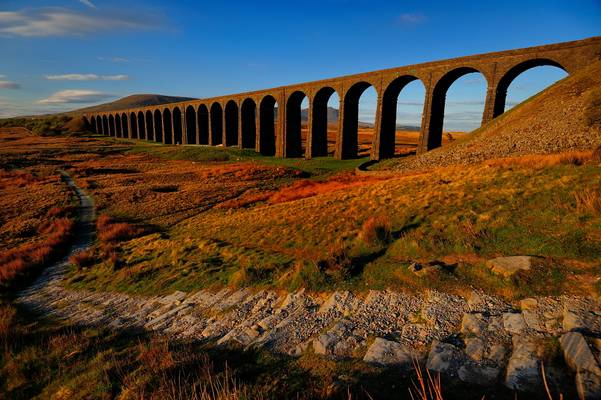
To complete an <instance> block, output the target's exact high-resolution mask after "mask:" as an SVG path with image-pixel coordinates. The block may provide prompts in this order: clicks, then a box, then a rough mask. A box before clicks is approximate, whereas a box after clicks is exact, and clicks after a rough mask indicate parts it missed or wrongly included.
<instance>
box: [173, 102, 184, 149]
mask: <svg viewBox="0 0 601 400" xmlns="http://www.w3.org/2000/svg"><path fill="white" fill-rule="evenodd" d="M172 118H173V144H182V143H184V142H183V127H182V112H181V110H180V109H179V107H173V114H172Z"/></svg>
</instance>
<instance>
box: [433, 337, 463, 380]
mask: <svg viewBox="0 0 601 400" xmlns="http://www.w3.org/2000/svg"><path fill="white" fill-rule="evenodd" d="M463 359H464V356H463V354H462V352H461V350H460V349H459V348H457V347H456V346H454V345H452V344H450V343H442V342H439V341H434V342H433V343H432V348H431V350H430V353H429V354H428V360H427V362H426V368H428V369H429V370H432V371H436V372H440V373H445V374H448V375H455V373H456V371H457V369H458V368H459V367H460V366H461V364H462V361H463Z"/></svg>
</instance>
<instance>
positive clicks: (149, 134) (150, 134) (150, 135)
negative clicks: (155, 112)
mask: <svg viewBox="0 0 601 400" xmlns="http://www.w3.org/2000/svg"><path fill="white" fill-rule="evenodd" d="M144 116H145V120H146V124H145V125H146V140H154V121H153V119H152V111H150V110H148V111H146V113H145V114H144Z"/></svg>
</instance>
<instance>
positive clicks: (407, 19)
mask: <svg viewBox="0 0 601 400" xmlns="http://www.w3.org/2000/svg"><path fill="white" fill-rule="evenodd" d="M427 20H428V19H427V18H426V16H425V15H424V14H421V13H404V14H401V15H399V16H398V18H397V22H398V23H399V24H401V25H417V24H421V23H423V22H426V21H427Z"/></svg>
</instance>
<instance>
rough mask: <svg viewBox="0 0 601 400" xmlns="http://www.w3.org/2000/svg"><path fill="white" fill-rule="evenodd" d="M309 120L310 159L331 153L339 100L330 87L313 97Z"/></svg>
mask: <svg viewBox="0 0 601 400" xmlns="http://www.w3.org/2000/svg"><path fill="white" fill-rule="evenodd" d="M311 103H312V104H310V107H312V116H311V117H312V118H311V143H309V144H308V145H310V146H311V157H324V156H327V155H328V154H329V153H330V152H331V151H333V146H334V143H335V141H336V134H337V132H338V113H339V110H340V98H339V97H338V93H337V92H336V91H335V90H334V89H333V88H331V87H324V88H321V89H319V91H318V92H317V93H316V94H315V96H314V97H313V101H312V102H311Z"/></svg>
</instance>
